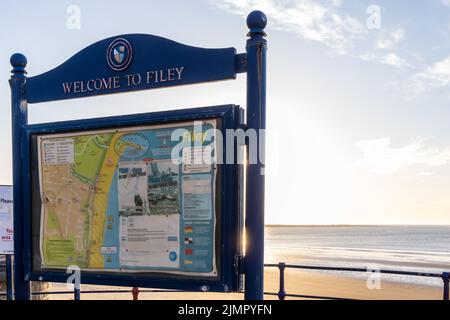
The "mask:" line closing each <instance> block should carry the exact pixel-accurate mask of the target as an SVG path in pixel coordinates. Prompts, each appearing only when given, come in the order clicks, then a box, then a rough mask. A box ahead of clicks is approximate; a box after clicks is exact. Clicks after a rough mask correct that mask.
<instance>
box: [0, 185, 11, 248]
mask: <svg viewBox="0 0 450 320" xmlns="http://www.w3.org/2000/svg"><path fill="white" fill-rule="evenodd" d="M13 235H14V232H13V188H12V186H0V254H13V253H14V243H13V240H14V238H13Z"/></svg>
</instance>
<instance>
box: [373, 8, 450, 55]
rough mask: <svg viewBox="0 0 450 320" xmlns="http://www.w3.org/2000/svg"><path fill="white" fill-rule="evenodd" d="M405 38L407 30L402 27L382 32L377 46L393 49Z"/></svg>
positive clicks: (378, 47)
mask: <svg viewBox="0 0 450 320" xmlns="http://www.w3.org/2000/svg"><path fill="white" fill-rule="evenodd" d="M449 1H450V0H449ZM405 38H406V32H405V29H402V28H399V29H396V30H394V31H391V32H382V33H381V34H380V36H379V37H378V39H377V41H376V43H375V47H376V48H377V49H391V48H393V47H395V46H396V45H398V44H399V43H401V42H402V41H403V40H405Z"/></svg>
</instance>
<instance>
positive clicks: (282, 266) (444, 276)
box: [0, 261, 450, 300]
mask: <svg viewBox="0 0 450 320" xmlns="http://www.w3.org/2000/svg"><path fill="white" fill-rule="evenodd" d="M7 263H8V261H7ZM264 267H266V268H278V270H279V290H278V292H264V294H265V295H271V296H278V299H279V300H285V299H286V297H292V298H305V299H323V300H352V299H348V298H340V297H324V296H314V295H302V294H294V293H287V292H286V287H285V270H286V269H302V270H316V271H334V272H361V273H367V272H368V271H369V270H370V269H367V268H346V267H324V266H311V265H296V264H286V263H284V262H280V263H278V264H265V265H264ZM7 269H8V268H7ZM376 272H377V273H380V274H391V275H404V276H412V277H426V278H440V279H441V280H442V282H443V300H449V292H450V291H449V284H450V273H449V272H443V273H430V272H414V271H399V270H387V269H380V270H376ZM8 278H9V277H8ZM9 279H11V278H9ZM7 287H8V292H7V293H0V297H2V296H3V297H4V296H6V297H7V299H8V300H12V298H13V294H12V290H11V284H8V285H7ZM157 292H159V293H161V292H180V291H177V290H163V289H161V290H160V289H139V288H136V287H134V288H132V289H129V290H83V291H80V289H74V291H49V292H33V293H32V295H60V294H73V295H74V300H80V299H81V293H83V294H100V293H131V294H132V296H133V300H138V299H139V293H157ZM242 293H243V292H242Z"/></svg>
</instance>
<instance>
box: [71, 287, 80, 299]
mask: <svg viewBox="0 0 450 320" xmlns="http://www.w3.org/2000/svg"><path fill="white" fill-rule="evenodd" d="M73 297H74V300H81V292H80V288H77V286H75V288H74V289H73Z"/></svg>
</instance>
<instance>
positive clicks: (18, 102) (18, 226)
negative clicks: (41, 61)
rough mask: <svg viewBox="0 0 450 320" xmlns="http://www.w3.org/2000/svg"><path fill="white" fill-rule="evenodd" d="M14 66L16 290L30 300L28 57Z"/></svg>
mask: <svg viewBox="0 0 450 320" xmlns="http://www.w3.org/2000/svg"><path fill="white" fill-rule="evenodd" d="M10 61H11V65H12V67H13V69H12V71H11V73H12V76H11V79H10V80H9V85H10V87H11V118H12V161H13V197H14V204H13V205H14V206H13V208H14V291H15V299H16V300H29V299H30V282H29V281H26V279H25V269H24V252H23V249H22V248H23V244H24V232H25V231H24V212H23V201H22V199H23V194H24V187H25V186H24V185H23V183H22V181H23V171H22V170H23V167H22V156H21V145H22V138H23V137H22V135H23V126H24V125H26V124H27V122H28V117H27V113H28V110H27V100H26V97H25V91H24V86H25V82H26V76H25V74H26V71H25V67H26V66H27V59H26V58H25V56H24V55H23V54H20V53H15V54H13V55H12V56H11V60H10Z"/></svg>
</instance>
